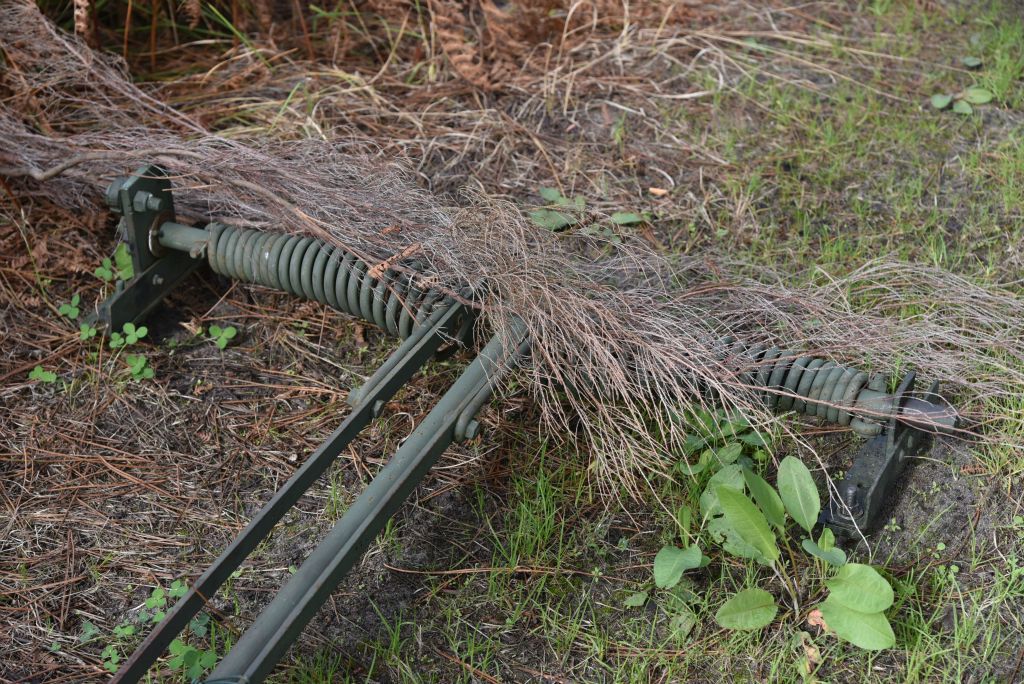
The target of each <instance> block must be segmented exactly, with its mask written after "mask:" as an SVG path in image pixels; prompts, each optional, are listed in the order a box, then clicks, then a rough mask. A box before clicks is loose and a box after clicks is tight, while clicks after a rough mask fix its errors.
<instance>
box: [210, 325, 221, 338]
mask: <svg viewBox="0 0 1024 684" xmlns="http://www.w3.org/2000/svg"><path fill="white" fill-rule="evenodd" d="M222 334H224V330H223V329H221V327H220V326H219V325H211V326H210V337H220V336H221V335H222Z"/></svg>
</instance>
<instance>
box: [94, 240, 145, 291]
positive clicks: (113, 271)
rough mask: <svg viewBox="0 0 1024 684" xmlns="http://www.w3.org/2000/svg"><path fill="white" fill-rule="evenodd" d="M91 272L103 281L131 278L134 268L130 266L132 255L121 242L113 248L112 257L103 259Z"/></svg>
mask: <svg viewBox="0 0 1024 684" xmlns="http://www.w3.org/2000/svg"><path fill="white" fill-rule="evenodd" d="M93 273H94V274H95V275H96V277H97V278H100V279H102V280H103V281H105V282H108V283H109V282H110V281H112V280H115V279H116V280H131V279H132V277H133V276H134V275H135V268H134V267H133V266H132V255H131V254H130V253H129V252H128V247H127V245H125V244H124V243H123V242H122V243H121V244H119V245H118V246H117V249H115V250H114V259H113V261H111V260H110V259H104V260H103V261H101V262H100V265H99V266H98V267H97V268H96V270H95V271H93Z"/></svg>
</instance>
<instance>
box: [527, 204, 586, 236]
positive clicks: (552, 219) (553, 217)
mask: <svg viewBox="0 0 1024 684" xmlns="http://www.w3.org/2000/svg"><path fill="white" fill-rule="evenodd" d="M530 219H531V220H532V221H533V222H534V223H536V224H537V225H538V226H540V227H541V228H547V229H548V230H552V231H554V230H561V229H563V228H565V227H566V226H571V225H572V224H573V223H575V221H573V219H572V217H570V216H567V215H565V214H563V213H562V212H560V211H555V210H554V209H538V210H536V211H531V212H530Z"/></svg>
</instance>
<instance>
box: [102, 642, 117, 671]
mask: <svg viewBox="0 0 1024 684" xmlns="http://www.w3.org/2000/svg"><path fill="white" fill-rule="evenodd" d="M100 658H102V659H103V667H105V668H106V669H107V672H117V669H118V667H119V666H120V664H121V654H120V653H118V652H117V646H115V645H114V644H108V645H107V647H106V648H104V649H103V650H102V651H101V652H100Z"/></svg>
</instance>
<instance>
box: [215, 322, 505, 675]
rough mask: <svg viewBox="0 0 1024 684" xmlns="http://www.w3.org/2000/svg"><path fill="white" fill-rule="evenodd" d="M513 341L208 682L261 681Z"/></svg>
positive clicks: (421, 472)
mask: <svg viewBox="0 0 1024 684" xmlns="http://www.w3.org/2000/svg"><path fill="white" fill-rule="evenodd" d="M518 333H519V338H518V339H513V340H506V339H503V338H502V337H499V336H497V335H496V336H494V337H493V338H491V340H490V342H488V343H487V345H486V346H485V347H484V348H483V349H482V350H481V351H480V354H479V356H477V358H476V359H475V360H474V361H473V363H471V364H470V365H469V366H468V367H467V368H466V370H465V371H464V372H463V373H462V375H460V376H459V378H458V380H456V382H455V384H454V385H453V386H452V387H451V389H449V390H448V392H446V393H445V395H444V396H443V397H442V398H441V401H440V402H438V404H437V406H435V407H434V409H433V410H432V411H431V412H430V413H429V414H428V415H427V417H426V418H424V420H423V422H422V423H420V425H419V426H418V427H417V428H416V429H415V430H414V431H413V432H412V434H411V435H410V436H409V438H408V439H406V441H405V442H404V443H403V444H402V446H401V447H400V448H399V449H398V451H397V452H396V453H395V455H394V456H393V457H392V458H391V460H390V461H388V463H387V465H385V466H384V468H383V469H382V470H381V471H380V473H379V474H378V475H377V476H376V477H375V478H373V480H372V481H371V482H370V484H369V485H367V487H366V489H365V490H363V492H362V494H360V495H359V497H358V498H357V499H356V501H355V502H354V503H353V504H352V506H351V508H349V509H348V511H347V512H346V513H345V515H344V516H343V517H342V518H341V520H340V521H338V523H337V525H335V527H334V529H333V530H332V531H331V532H330V534H328V536H327V537H325V538H324V540H323V541H322V542H321V543H320V544H319V545H318V546H317V547H316V549H314V550H313V552H312V553H311V554H310V555H309V557H308V558H307V559H306V561H305V562H304V563H303V564H302V566H301V567H299V569H298V571H297V572H296V573H295V574H294V575H293V576H292V577H291V579H289V580H288V583H287V584H286V585H285V586H284V587H283V588H282V589H281V591H280V592H279V593H278V594H277V596H275V597H274V599H273V600H272V601H271V602H270V603H269V604H268V605H267V607H266V608H265V609H264V610H263V612H262V613H260V614H259V615H258V616H257V617H256V619H255V620H254V621H253V623H252V625H250V627H249V628H248V629H247V630H246V631H245V633H244V634H243V635H242V637H241V639H239V641H238V643H236V644H235V645H234V647H233V648H232V649H231V650H230V651H229V652H228V654H227V655H226V656H225V657H224V660H222V661H221V663H220V665H218V666H217V668H216V669H215V670H214V671H213V673H212V674H211V675H210V677H209V680H208V681H210V682H213V681H214V680H217V681H237V682H246V683H247V684H258V683H259V682H262V681H263V679H264V678H265V677H266V676H267V675H268V674H269V673H270V671H271V670H272V669H273V668H274V665H276V664H277V662H278V661H279V660H280V659H281V656H283V655H284V653H285V652H286V651H287V650H288V648H289V647H290V646H291V644H292V642H293V641H295V639H296V638H297V637H298V635H299V633H300V632H301V631H302V629H303V628H304V627H305V626H306V624H307V623H308V622H309V620H310V619H311V618H312V617H313V615H314V614H315V613H316V612H317V611H318V610H319V609H320V607H321V606H322V605H323V604H324V602H325V601H326V600H327V598H328V597H329V596H330V595H331V592H333V591H334V589H335V588H336V587H337V586H338V583H339V582H340V581H341V579H342V578H343V577H344V576H345V574H346V573H347V572H348V571H349V570H350V569H351V568H352V566H353V565H355V563H356V562H357V561H358V560H359V558H360V557H361V556H362V554H363V552H364V551H365V550H366V548H367V547H368V546H369V545H370V543H371V542H372V541H373V539H374V538H375V537H376V536H377V534H378V533H379V532H380V531H381V530H382V529H383V528H384V525H385V524H386V523H387V521H388V519H389V518H390V517H391V516H392V515H393V514H394V513H395V511H397V510H398V508H399V506H401V504H402V502H404V501H405V499H406V498H408V497H409V495H410V494H412V492H413V490H414V489H415V488H416V486H417V485H418V484H419V483H420V481H421V480H422V479H423V477H424V476H425V475H426V474H427V472H428V471H429V470H430V468H431V467H432V466H433V464H434V463H435V462H436V461H437V459H438V457H439V456H440V455H441V454H442V453H443V452H444V450H445V449H447V448H448V446H449V445H450V444H451V443H452V441H453V440H454V439H455V427H456V424H457V422H458V421H459V418H460V416H462V415H463V413H464V412H465V411H466V410H467V408H470V407H472V406H473V405H474V403H475V402H476V401H477V400H478V397H479V395H480V392H481V391H482V390H484V389H486V388H493V387H494V384H495V382H496V380H497V378H498V376H499V375H500V373H501V372H502V371H503V370H504V369H505V368H507V367H508V366H509V364H510V363H513V362H514V357H515V356H516V355H517V353H518V350H519V349H520V346H521V344H522V342H523V338H524V337H525V332H524V331H523V330H522V329H520V330H519V331H518ZM510 351H511V352H512V353H510Z"/></svg>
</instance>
